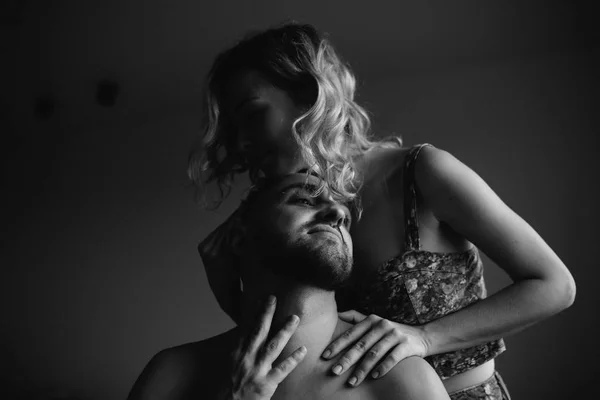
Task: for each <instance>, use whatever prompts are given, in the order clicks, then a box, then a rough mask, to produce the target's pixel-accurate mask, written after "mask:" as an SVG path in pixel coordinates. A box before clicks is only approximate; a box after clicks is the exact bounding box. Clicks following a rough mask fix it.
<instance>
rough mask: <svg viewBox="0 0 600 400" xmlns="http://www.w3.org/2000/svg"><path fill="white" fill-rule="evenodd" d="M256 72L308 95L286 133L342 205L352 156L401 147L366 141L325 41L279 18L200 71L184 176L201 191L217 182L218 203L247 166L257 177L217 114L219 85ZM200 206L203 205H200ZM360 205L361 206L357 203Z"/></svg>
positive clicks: (350, 184)
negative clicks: (201, 92)
mask: <svg viewBox="0 0 600 400" xmlns="http://www.w3.org/2000/svg"><path fill="white" fill-rule="evenodd" d="M243 70H257V71H259V72H261V73H263V74H264V75H265V76H266V77H267V78H268V79H269V80H270V81H271V82H272V83H273V84H274V85H276V86H278V87H280V88H282V89H284V90H286V91H288V93H290V95H291V96H292V98H294V99H298V98H299V96H304V98H306V95H307V93H308V95H309V96H310V108H309V109H308V111H306V112H305V113H304V114H303V115H301V116H300V117H299V118H298V119H297V120H296V121H295V122H294V124H293V126H292V132H291V133H292V135H293V137H294V138H295V140H296V142H297V143H298V144H299V146H300V149H301V154H302V156H303V157H304V158H305V159H306V160H308V161H309V163H310V164H311V168H310V169H309V171H308V172H309V173H311V172H315V171H316V172H317V173H318V174H319V175H320V176H322V177H323V178H324V180H323V181H322V184H321V187H320V188H319V191H321V190H323V189H324V188H325V187H326V186H327V187H328V189H329V190H330V192H331V194H332V196H333V197H334V198H335V199H336V200H338V201H342V202H345V203H349V202H352V201H353V200H355V199H356V194H357V192H358V189H359V188H360V179H357V178H358V176H357V171H356V165H355V160H356V156H358V155H360V154H362V153H364V152H365V151H367V150H369V149H370V148H373V147H375V146H386V147H387V146H388V145H390V143H391V142H395V144H394V145H402V142H401V140H400V139H399V138H397V137H392V138H388V139H384V140H373V138H372V136H371V132H370V126H371V122H370V119H369V116H368V114H367V112H366V111H365V110H364V109H363V108H362V107H361V106H359V105H358V104H357V103H356V102H355V101H354V94H355V90H356V79H355V77H354V75H353V73H352V71H351V70H350V67H349V66H348V65H347V64H345V63H344V62H343V61H342V60H341V59H340V57H339V56H338V55H337V54H336V52H335V50H334V49H333V47H332V45H331V44H330V42H329V41H328V40H327V39H326V38H325V37H323V36H321V35H320V34H319V33H318V32H317V30H316V29H315V28H314V27H313V26H311V25H306V24H298V23H295V22H291V23H285V24H283V25H281V26H279V27H276V28H271V29H268V30H265V31H262V32H259V33H255V34H252V35H251V36H248V37H246V38H245V39H243V40H242V41H241V42H239V43H238V44H237V45H235V46H234V47H232V48H230V49H228V50H226V51H224V52H223V53H221V54H219V55H218V56H217V58H216V59H215V61H214V64H213V66H212V68H211V70H210V72H209V74H208V76H207V81H206V87H205V98H204V106H203V111H204V115H203V135H202V137H201V138H200V140H199V142H198V144H197V145H196V147H195V148H193V149H192V151H191V153H190V156H189V159H188V176H189V178H190V179H191V180H192V182H193V183H194V184H195V185H196V186H197V187H198V189H199V190H200V193H201V194H204V193H205V192H206V190H205V189H206V186H207V185H208V184H210V183H213V182H216V183H217V185H218V188H219V193H220V196H219V198H218V199H217V201H216V202H215V203H214V204H213V206H215V207H218V205H219V204H220V203H221V201H222V200H223V199H224V198H225V197H226V196H227V195H228V194H229V192H230V189H231V184H232V181H233V178H234V176H235V175H236V174H239V173H243V172H246V171H248V172H249V176H250V179H251V181H252V182H255V181H256V180H257V179H258V178H259V177H260V171H259V170H258V169H257V168H256V166H253V165H248V162H247V161H246V159H245V157H244V154H243V152H242V150H241V149H240V146H239V145H238V143H237V135H236V133H235V131H234V130H233V129H232V128H231V125H230V123H229V122H228V121H227V118H224V116H223V112H222V110H223V100H224V87H225V85H226V83H227V82H228V80H229V79H230V78H231V77H232V76H233V74H235V73H236V72H240V71H243ZM205 204H206V203H205ZM359 208H360V207H359Z"/></svg>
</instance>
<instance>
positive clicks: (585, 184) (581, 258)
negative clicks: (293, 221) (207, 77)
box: [0, 53, 600, 400]
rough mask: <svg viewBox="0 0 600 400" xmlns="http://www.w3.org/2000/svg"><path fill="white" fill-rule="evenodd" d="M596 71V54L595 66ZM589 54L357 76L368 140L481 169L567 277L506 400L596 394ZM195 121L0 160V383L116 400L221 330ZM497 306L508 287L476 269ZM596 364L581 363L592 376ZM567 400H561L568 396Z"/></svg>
mask: <svg viewBox="0 0 600 400" xmlns="http://www.w3.org/2000/svg"><path fill="white" fill-rule="evenodd" d="M596 55H597V54H596ZM590 57H591V53H553V54H549V55H540V56H531V57H530V58H522V59H518V60H516V59H515V60H512V61H502V62H500V61H498V62H489V63H488V64H480V65H472V64H471V65H468V66H467V65H465V66H463V67H460V66H458V67H456V68H455V69H453V70H446V71H441V72H440V71H438V72H433V71H431V72H423V73H422V74H413V75H406V76H393V75H388V76H369V75H364V76H359V78H360V81H361V89H360V94H359V99H360V100H361V101H362V102H363V104H365V105H366V107H367V108H369V109H370V110H371V111H372V112H373V118H374V120H375V128H376V129H377V130H378V131H379V132H385V133H391V132H396V133H400V134H402V135H403V136H404V138H405V141H406V143H407V144H415V143H420V142H431V143H433V144H435V145H437V146H438V147H440V148H443V149H447V150H449V151H450V152H452V153H453V154H454V155H456V156H457V157H458V158H459V159H461V160H462V161H464V162H465V163H466V164H467V165H469V166H471V167H472V168H473V169H475V170H476V171H477V172H478V173H479V174H480V175H481V176H482V177H483V178H484V179H485V180H487V182H488V183H489V184H490V185H491V186H492V187H493V188H494V189H495V190H496V191H497V193H498V194H499V195H500V196H501V197H502V198H503V199H504V200H505V201H506V202H507V203H508V204H509V205H510V206H511V207H512V208H513V209H515V210H516V211H517V212H518V213H519V214H520V215H522V216H523V217H524V218H525V219H526V220H528V221H529V222H530V223H531V224H532V225H533V227H534V228H535V229H537V231H538V232H539V233H540V234H541V235H542V236H543V237H544V238H545V239H546V240H547V241H548V242H549V244H550V245H551V246H552V247H553V248H554V249H555V251H556V252H557V253H558V254H559V256H560V257H561V258H562V259H563V260H564V262H565V263H566V264H567V266H568V267H569V268H570V269H571V271H572V272H573V275H574V276H575V279H576V281H577V284H578V294H577V300H576V303H575V305H574V306H573V307H572V308H571V309H569V310H567V311H566V312H564V313H562V314H560V315H558V316H556V317H554V318H552V319H550V320H548V321H546V322H543V323H540V324H539V325H537V326H535V327H533V328H530V329H529V330H527V331H525V332H523V333H520V334H518V335H515V336H513V337H509V338H507V339H506V342H507V346H508V351H507V352H506V353H505V354H503V355H502V356H500V357H499V359H498V368H499V369H500V371H501V372H502V374H503V375H504V377H505V379H506V381H507V384H508V385H509V387H510V389H511V392H512V394H513V398H514V399H538V398H539V399H542V398H545V399H559V398H567V397H570V398H574V393H576V392H577V391H578V390H580V391H581V392H580V394H583V390H585V389H586V388H585V386H588V387H589V386H591V384H592V379H594V378H595V375H596V372H597V371H596V369H595V368H594V367H593V366H590V367H584V365H585V364H590V365H593V361H594V360H595V359H596V358H597V356H598V355H599V354H598V350H597V346H595V345H594V343H595V339H596V338H597V337H598V334H599V333H600V332H599V331H598V328H597V326H596V325H597V324H596V319H597V312H595V309H594V305H595V304H596V303H597V302H598V300H599V296H598V290H597V283H596V279H595V278H597V277H598V273H597V272H596V268H597V257H596V255H595V252H594V250H595V246H596V245H597V243H596V239H597V233H596V232H597V225H598V223H599V222H600V220H599V212H598V210H597V204H598V203H599V202H598V200H600V199H599V197H598V194H597V190H596V185H597V182H598V172H597V171H598V167H599V164H600V163H599V161H598V159H597V157H596V154H597V149H598V137H597V133H598V125H599V124H598V122H599V121H598V116H597V113H596V112H595V111H596V110H595V108H594V106H595V101H594V97H593V94H595V93H596V92H597V89H598V77H597V73H596V72H595V71H594V67H595V65H593V63H592V61H591V58H590ZM198 124H199V122H198V115H197V113H196V112H195V111H190V112H187V111H181V112H180V113H174V112H165V113H161V112H155V113H151V114H128V113H121V114H119V115H117V116H112V117H111V118H108V117H107V118H106V119H105V120H102V119H100V120H98V121H96V122H95V123H94V127H93V128H90V127H88V125H85V124H71V125H64V124H61V123H60V122H56V121H52V120H50V121H38V122H31V123H30V125H29V126H28V129H27V130H28V135H26V136H22V137H21V138H20V142H19V144H18V146H16V147H12V148H10V149H7V148H6V147H5V150H4V153H5V161H7V163H8V167H9V168H10V169H9V170H8V171H10V174H8V175H7V180H6V182H8V188H9V190H8V191H7V192H6V195H5V196H6V197H7V198H6V199H5V200H8V201H7V205H6V206H5V207H4V211H3V213H2V217H3V222H4V223H3V226H4V232H2V246H3V249H2V252H1V253H2V254H1V256H0V257H1V263H2V266H3V274H2V275H3V276H2V279H0V296H1V297H0V300H1V304H2V315H3V321H2V325H1V326H2V329H1V330H0V333H1V335H2V336H1V338H0V339H1V342H0V343H1V345H0V346H1V347H0V350H1V353H0V359H1V360H2V362H1V363H0V365H1V368H2V369H1V372H2V376H3V377H4V379H7V380H10V381H16V382H22V381H23V380H24V379H26V380H27V382H29V384H30V385H32V384H35V385H37V386H39V387H40V388H41V389H43V390H46V391H50V390H54V389H56V390H57V391H60V392H66V393H71V394H73V395H76V396H78V397H80V398H81V399H94V400H101V399H118V398H124V397H125V396H126V394H127V392H128V390H129V388H130V387H131V385H132V383H133V381H134V379H135V378H136V377H137V375H138V374H139V373H140V371H141V369H142V367H143V366H144V365H145V363H146V362H147V361H148V359H149V358H150V357H151V356H152V355H153V354H154V353H155V352H157V351H159V350H160V349H162V348H165V347H168V346H173V345H177V344H180V343H183V342H189V341H196V340H200V339H204V338H207V337H210V336H212V335H214V334H217V333H219V332H221V331H223V330H225V329H228V328H230V327H231V326H232V323H231V321H230V320H229V319H228V318H227V317H226V316H225V315H224V314H223V313H222V312H221V311H220V310H219V308H218V306H217V304H216V302H215V300H214V298H213V296H212V294H211V292H210V290H209V288H208V285H207V281H206V277H205V275H204V272H203V267H202V264H201V262H200V259H199V257H198V255H197V253H196V245H197V243H198V241H199V240H200V239H201V238H203V237H204V236H205V235H206V234H207V233H208V232H209V231H210V230H212V229H213V228H214V227H215V226H216V225H217V224H218V223H219V222H220V221H222V220H223V219H224V218H225V217H226V216H227V215H228V214H229V212H230V211H231V210H232V209H233V207H234V206H235V205H236V204H237V198H236V195H239V193H240V191H239V188H238V190H237V191H236V193H234V196H233V197H232V198H231V199H230V201H228V202H227V203H226V204H225V205H224V206H223V207H222V209H220V210H219V211H218V212H206V211H203V210H201V209H199V208H198V207H197V206H196V205H195V204H194V203H193V199H192V191H191V189H190V188H189V187H187V182H186V178H185V167H186V165H185V162H186V155H187V150H188V147H189V145H190V143H191V141H192V139H193V138H194V137H195V135H196V133H197V128H198ZM486 268H487V271H486V277H487V279H488V285H489V288H490V291H492V292H493V291H495V290H498V288H500V287H502V286H503V285H505V284H507V283H508V282H509V280H508V279H507V277H506V275H504V273H503V272H502V271H501V270H500V269H499V268H497V267H496V266H495V265H493V264H492V263H491V262H488V263H487V267H486ZM590 360H591V361H592V363H588V361H590ZM569 394H570V396H568V395H569Z"/></svg>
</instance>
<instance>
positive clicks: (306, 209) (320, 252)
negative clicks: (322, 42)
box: [129, 174, 448, 400]
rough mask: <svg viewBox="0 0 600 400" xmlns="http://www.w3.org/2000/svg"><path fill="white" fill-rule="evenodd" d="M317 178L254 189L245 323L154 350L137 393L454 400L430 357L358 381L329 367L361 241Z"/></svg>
mask: <svg viewBox="0 0 600 400" xmlns="http://www.w3.org/2000/svg"><path fill="white" fill-rule="evenodd" d="M317 179H318V178H316V177H313V176H310V177H308V178H307V176H306V175H305V174H294V175H290V176H287V177H285V178H283V179H281V180H278V181H276V182H271V183H270V184H268V185H266V186H265V187H264V188H262V189H261V190H259V191H257V192H255V193H253V194H252V195H251V196H249V199H248V200H247V201H248V202H249V204H248V212H247V213H246V214H245V215H244V217H243V223H242V228H241V229H242V230H243V235H242V237H243V240H241V241H240V243H237V244H236V245H235V249H234V251H235V252H236V254H237V256H238V257H239V258H240V260H241V263H240V264H241V266H240V268H241V271H240V272H241V277H242V283H243V302H242V305H241V311H242V316H243V318H242V323H241V324H240V326H239V327H236V328H234V329H232V330H230V331H228V332H225V333H223V334H221V335H219V336H216V337H213V338H209V339H206V340H202V341H200V342H195V343H189V344H185V345H181V346H177V347H174V348H170V349H166V350H163V351H161V352H160V353H158V354H157V355H155V356H154V357H153V358H152V360H150V362H149V364H148V365H147V366H146V368H144V371H143V372H142V374H141V375H140V377H139V378H138V380H137V381H136V383H135V385H134V387H133V388H132V390H131V393H130V395H129V400H146V399H161V400H162V399H164V400H167V399H168V400H175V399H219V400H233V399H236V400H237V399H240V400H268V399H273V400H279V399H282V400H296V399H319V398H327V399H347V400H348V399H362V400H365V399H366V400H369V399H373V400H375V399H448V395H447V393H446V391H445V389H444V386H443V384H442V382H441V381H440V379H439V377H438V376H437V374H436V373H435V371H434V370H433V369H432V368H431V367H430V366H429V364H427V362H425V361H424V360H423V359H421V358H417V357H410V358H407V359H406V360H404V361H402V362H400V363H399V364H398V365H397V366H396V367H395V368H394V369H392V371H390V372H389V373H388V374H386V375H385V376H384V377H382V378H380V379H377V380H368V381H367V382H365V383H364V384H363V385H360V386H359V387H355V388H354V387H352V386H351V385H349V384H348V383H347V382H346V378H345V377H344V376H335V375H332V374H331V373H330V372H329V371H330V369H331V366H332V364H333V362H335V361H336V360H323V359H322V358H321V357H320V354H321V353H322V352H323V350H324V349H325V347H326V345H327V344H328V343H330V342H331V340H332V339H333V338H335V337H337V336H339V335H341V334H342V333H343V332H344V331H346V330H347V329H348V328H349V324H348V323H346V322H344V321H342V320H340V319H339V318H338V315H337V306H336V302H335V290H336V288H339V287H340V285H342V284H344V283H345V282H346V281H347V280H348V279H349V277H350V272H351V266H352V240H351V238H350V234H349V227H350V212H349V210H348V209H347V208H346V207H345V206H344V205H342V204H339V203H336V202H335V201H333V199H332V198H331V196H329V194H328V193H327V192H326V191H325V192H322V193H321V194H319V195H314V194H313V193H314V191H315V190H314V189H315V188H316V184H317V183H318V181H317ZM267 299H269V300H267ZM257 317H258V318H257Z"/></svg>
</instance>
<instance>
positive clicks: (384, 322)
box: [379, 318, 393, 330]
mask: <svg viewBox="0 0 600 400" xmlns="http://www.w3.org/2000/svg"><path fill="white" fill-rule="evenodd" d="M379 326H381V327H382V328H384V329H386V330H387V329H390V328H392V327H393V324H392V322H391V321H389V320H387V319H385V318H384V319H382V320H381V321H379Z"/></svg>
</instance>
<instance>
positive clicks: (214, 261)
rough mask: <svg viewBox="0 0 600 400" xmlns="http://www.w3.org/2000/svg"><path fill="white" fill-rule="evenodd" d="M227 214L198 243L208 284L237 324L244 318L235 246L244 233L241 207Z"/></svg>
mask: <svg viewBox="0 0 600 400" xmlns="http://www.w3.org/2000/svg"><path fill="white" fill-rule="evenodd" d="M241 207H242V206H240V208H238V209H236V211H235V212H234V213H233V214H231V215H230V216H229V218H227V220H226V221H225V222H223V223H222V224H221V225H219V226H218V227H217V228H216V229H215V230H214V231H212V232H211V233H210V234H209V235H208V236H207V237H206V239H204V240H203V241H202V242H201V243H200V244H199V245H198V253H200V258H201V259H202V263H203V264H204V270H205V271H206V277H207V278H208V284H209V285H210V288H211V290H212V292H213V294H214V295H215V298H216V299H217V303H218V304H219V306H220V307H221V309H222V310H223V311H225V313H226V314H227V315H229V317H230V318H231V319H232V320H233V321H234V322H235V323H236V324H237V323H239V320H240V304H241V295H242V292H241V290H240V274H239V269H238V268H237V263H238V262H239V260H238V258H237V256H236V252H235V251H234V246H235V244H236V242H237V241H238V240H239V239H240V238H239V236H240V235H241V234H242V231H241V229H240V220H239V218H240V214H241V211H240V209H241Z"/></svg>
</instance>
